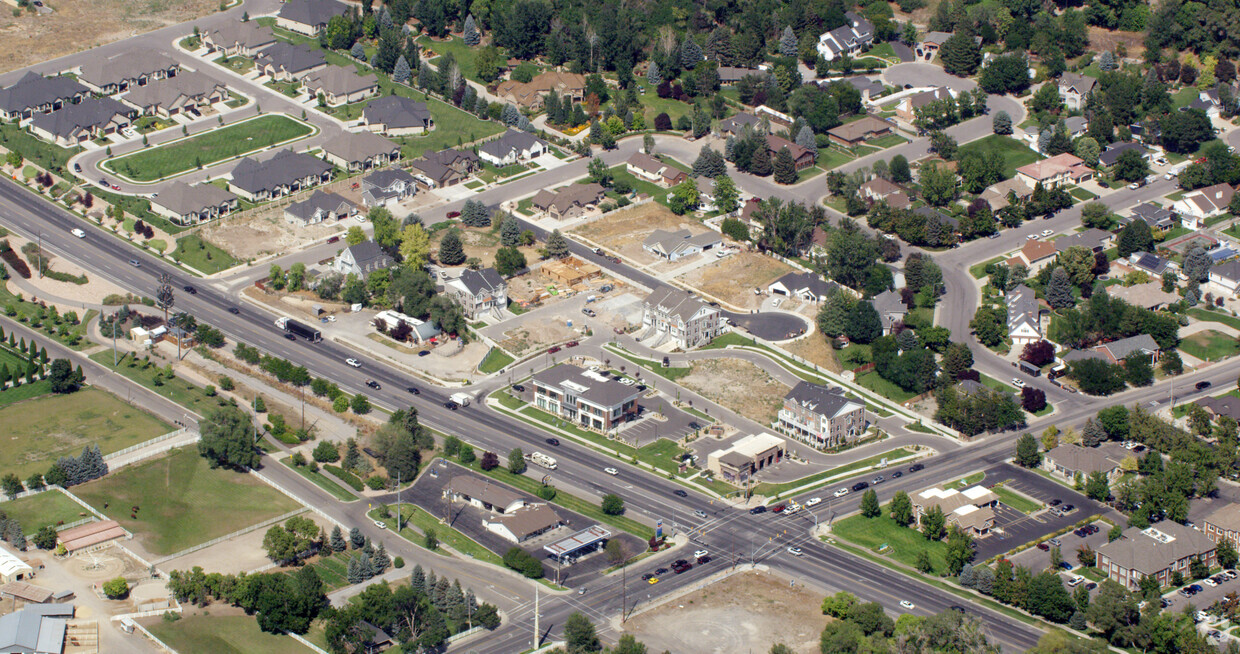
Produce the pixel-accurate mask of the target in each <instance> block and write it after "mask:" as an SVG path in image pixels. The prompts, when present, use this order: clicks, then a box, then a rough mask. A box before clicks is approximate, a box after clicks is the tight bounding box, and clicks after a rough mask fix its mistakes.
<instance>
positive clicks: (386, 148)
mask: <svg viewBox="0 0 1240 654" xmlns="http://www.w3.org/2000/svg"><path fill="white" fill-rule="evenodd" d="M323 151H324V152H326V153H328V154H332V155H335V156H337V157H340V158H341V159H344V160H345V161H364V160H365V159H366V158H368V157H377V156H380V155H384V154H388V155H390V154H392V153H393V152H396V153H397V156H399V151H400V146H399V145H397V144H396V143H395V142H394V141H389V140H388V139H385V138H383V137H382V136H379V135H378V134H375V133H374V132H341V133H340V134H338V135H337V136H335V137H334V138H332V139H329V140H328V141H327V142H325V143H323Z"/></svg>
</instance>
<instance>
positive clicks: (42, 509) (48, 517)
mask: <svg viewBox="0 0 1240 654" xmlns="http://www.w3.org/2000/svg"><path fill="white" fill-rule="evenodd" d="M0 511H3V512H4V513H6V514H8V516H9V518H12V519H14V520H17V521H18V522H20V523H21V525H22V531H24V532H26V533H28V534H33V533H34V532H36V531H38V530H39V528H40V527H42V526H43V525H59V524H65V523H69V522H73V521H74V520H81V519H82V518H85V517H87V516H89V515H90V512H89V511H87V510H86V509H84V508H82V506H81V505H80V504H78V503H77V502H74V501H73V500H71V499H69V496H68V495H65V494H64V493H62V492H60V491H57V490H52V491H48V492H46V493H39V494H38V495H30V496H27V497H23V498H21V499H17V500H11V501H9V502H4V503H2V504H0Z"/></svg>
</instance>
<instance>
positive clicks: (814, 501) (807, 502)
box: [805, 497, 822, 508]
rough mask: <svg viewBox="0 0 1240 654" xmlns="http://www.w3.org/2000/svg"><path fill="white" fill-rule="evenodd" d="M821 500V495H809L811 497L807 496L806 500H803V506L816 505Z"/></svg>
mask: <svg viewBox="0 0 1240 654" xmlns="http://www.w3.org/2000/svg"><path fill="white" fill-rule="evenodd" d="M821 502H822V498H821V497H811V498H809V499H808V500H805V507H806V508H809V507H811V506H817V505H818V504H820V503H821Z"/></svg>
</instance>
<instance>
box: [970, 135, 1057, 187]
mask: <svg viewBox="0 0 1240 654" xmlns="http://www.w3.org/2000/svg"><path fill="white" fill-rule="evenodd" d="M973 150H976V151H978V152H982V153H991V152H997V153H999V154H1000V155H1002V156H1003V178H1004V179H1008V178H1010V177H1013V176H1014V175H1016V169H1017V168H1020V167H1021V166H1024V165H1025V164H1031V163H1033V162H1035V161H1037V160H1038V159H1039V158H1040V157H1039V156H1038V153H1036V152H1034V151H1033V150H1030V149H1029V148H1028V147H1027V146H1025V145H1024V144H1023V143H1021V142H1020V141H1017V140H1016V139H1014V138H1012V137H1010V136H1000V135H998V134H991V135H990V136H987V137H985V138H983V139H979V140H977V141H974V142H972V143H966V144H965V145H962V146H960V153H961V154H964V153H965V152H970V151H973Z"/></svg>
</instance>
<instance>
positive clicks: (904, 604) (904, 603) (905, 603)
mask: <svg viewBox="0 0 1240 654" xmlns="http://www.w3.org/2000/svg"><path fill="white" fill-rule="evenodd" d="M900 606H902V607H904V608H906V609H908V610H910V611H912V610H913V609H915V608H917V605H916V604H913V603H912V602H910V601H908V600H900Z"/></svg>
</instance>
